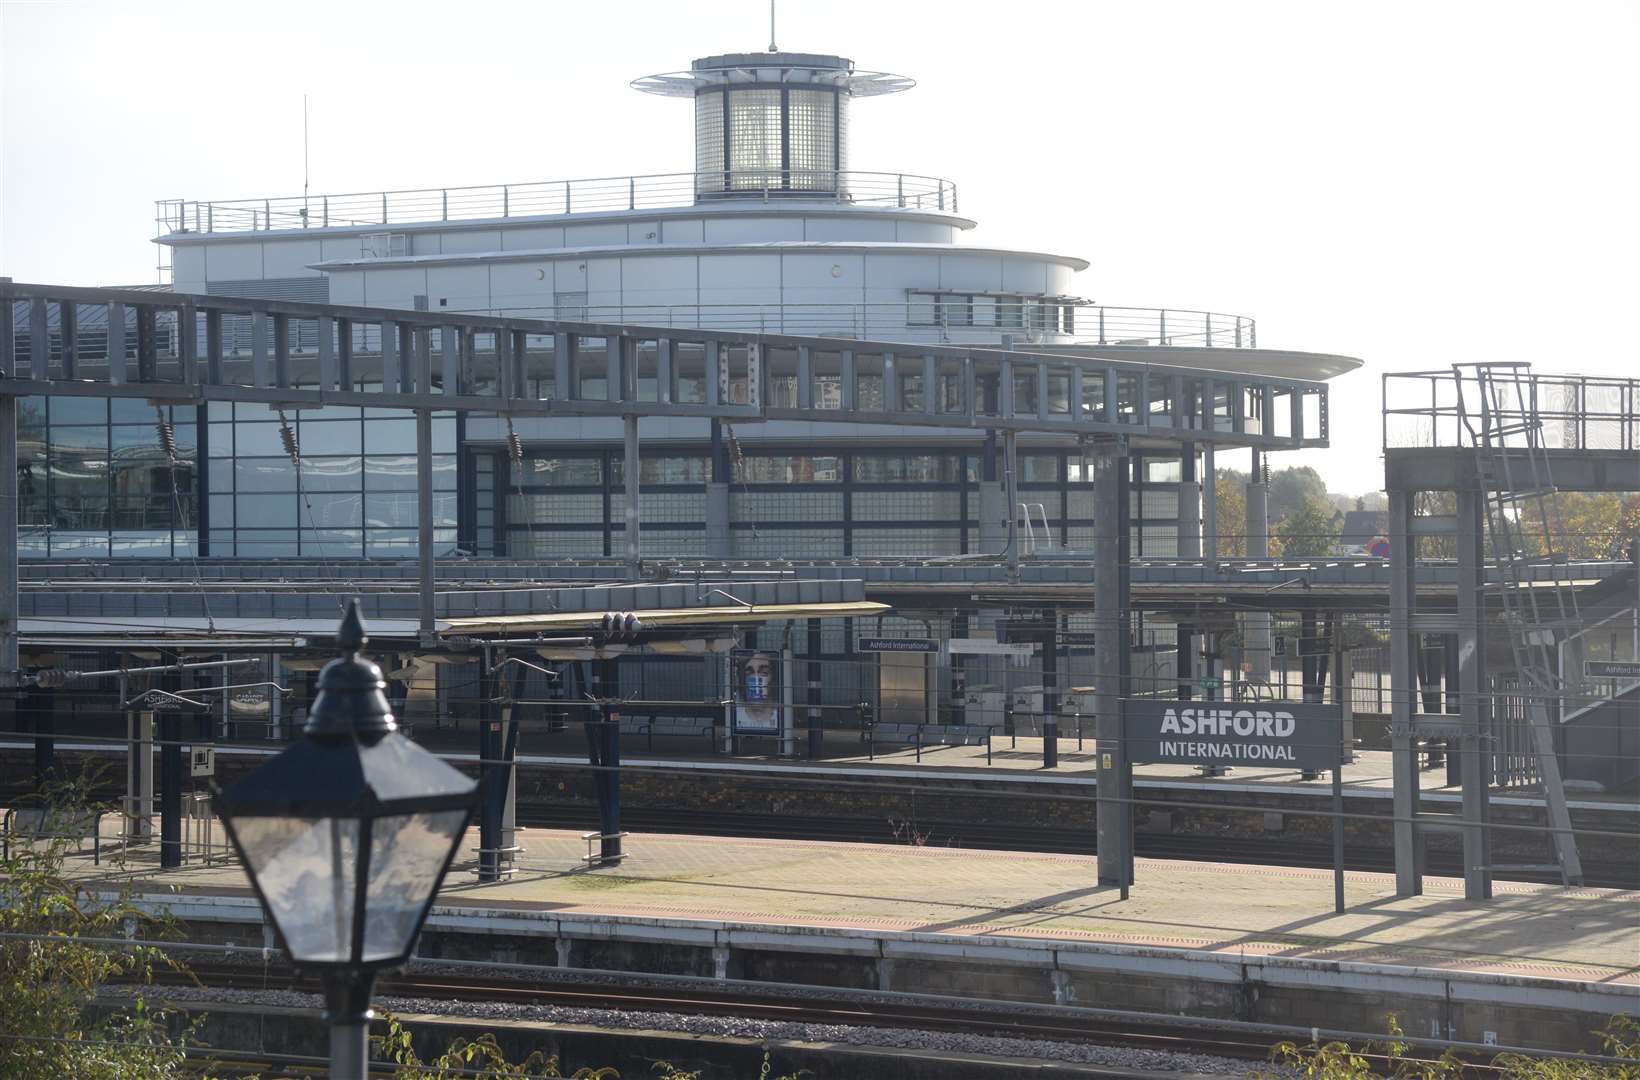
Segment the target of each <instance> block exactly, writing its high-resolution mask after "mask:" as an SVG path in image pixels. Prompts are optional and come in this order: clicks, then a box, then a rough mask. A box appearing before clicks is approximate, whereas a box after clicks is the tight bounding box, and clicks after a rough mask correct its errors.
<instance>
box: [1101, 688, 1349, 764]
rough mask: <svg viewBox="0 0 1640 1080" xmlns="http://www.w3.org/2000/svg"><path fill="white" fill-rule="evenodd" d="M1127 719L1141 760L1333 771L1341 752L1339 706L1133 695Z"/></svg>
mask: <svg viewBox="0 0 1640 1080" xmlns="http://www.w3.org/2000/svg"><path fill="white" fill-rule="evenodd" d="M1122 718H1123V724H1124V727H1125V736H1126V738H1125V741H1126V743H1127V752H1128V760H1129V761H1131V762H1133V763H1134V764H1136V765H1156V764H1167V765H1265V766H1274V767H1277V768H1281V767H1286V768H1289V769H1332V768H1336V767H1337V766H1338V761H1339V757H1340V745H1339V740H1340V737H1341V735H1342V718H1343V712H1342V709H1341V708H1340V707H1339V706H1337V705H1319V704H1303V703H1300V702H1296V701H1264V702H1213V701H1194V702H1193V701H1177V700H1167V699H1159V698H1128V699H1126V700H1124V701H1123V702H1122Z"/></svg>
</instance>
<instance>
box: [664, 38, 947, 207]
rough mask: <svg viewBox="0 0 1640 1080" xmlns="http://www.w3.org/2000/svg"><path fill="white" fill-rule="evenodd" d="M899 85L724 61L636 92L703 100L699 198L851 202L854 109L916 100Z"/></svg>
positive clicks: (698, 133) (806, 66) (848, 74)
mask: <svg viewBox="0 0 1640 1080" xmlns="http://www.w3.org/2000/svg"><path fill="white" fill-rule="evenodd" d="M915 85H916V83H915V81H914V80H912V79H908V78H905V77H904V76H901V75H890V74H887V73H886V72H881V71H857V70H855V67H854V61H852V60H848V59H845V58H844V57H841V56H820V55H815V54H812V53H788V52H764V53H725V54H724V55H722V56H708V57H704V58H702V59H700V60H696V61H695V62H694V63H693V64H691V65H689V70H688V71H675V72H669V73H666V74H662V75H650V76H648V77H646V78H642V79H635V80H633V83H632V86H633V87H634V88H635V89H638V90H642V91H644V92H646V93H650V94H661V95H664V96H667V97H692V98H694V99H695V197H696V199H698V200H707V199H725V198H737V197H740V198H743V197H753V198H767V197H784V198H813V197H815V196H821V197H830V198H846V197H847V194H848V107H849V99H850V98H854V97H868V96H873V95H876V94H893V93H898V92H899V91H901V90H909V89H911V87H913V86H915Z"/></svg>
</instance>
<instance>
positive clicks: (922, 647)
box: [854, 637, 940, 653]
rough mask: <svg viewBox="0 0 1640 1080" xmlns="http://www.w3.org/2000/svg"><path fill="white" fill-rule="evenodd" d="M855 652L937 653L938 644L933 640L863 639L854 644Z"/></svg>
mask: <svg viewBox="0 0 1640 1080" xmlns="http://www.w3.org/2000/svg"><path fill="white" fill-rule="evenodd" d="M854 651H855V652H863V653H868V652H869V653H883V652H912V653H937V652H939V651H940V643H939V642H937V641H935V640H934V639H933V638H894V637H863V638H860V639H859V640H858V641H856V642H855V643H854Z"/></svg>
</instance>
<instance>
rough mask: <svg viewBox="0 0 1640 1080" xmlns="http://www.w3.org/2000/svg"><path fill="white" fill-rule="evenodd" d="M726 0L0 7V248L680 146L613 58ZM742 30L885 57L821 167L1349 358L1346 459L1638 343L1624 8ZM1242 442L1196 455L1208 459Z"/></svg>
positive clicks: (672, 106) (23, 272) (683, 145)
mask: <svg viewBox="0 0 1640 1080" xmlns="http://www.w3.org/2000/svg"><path fill="white" fill-rule="evenodd" d="M767 18H768V14H767V4H766V3H764V2H762V0H715V2H712V3H704V2H694V0H689V2H680V0H671V2H658V0H626V2H622V3H614V2H606V3H601V4H580V3H547V2H536V3H523V2H515V3H503V2H485V0H467V2H465V3H460V4H451V3H448V2H431V0H395V2H391V3H387V2H383V3H360V2H349V0H330V2H328V3H307V2H302V0H282V2H280V3H277V4H270V3H248V2H237V0H215V2H211V3H185V2H173V3H154V2H147V0H124V2H120V3H100V2H89V0H87V2H76V0H38V2H31V0H0V95H3V101H0V125H3V127H0V155H3V160H0V207H3V212H0V274H7V275H10V276H12V277H13V278H15V279H17V280H20V281H39V282H51V283H57V284H73V285H107V284H128V283H134V282H143V281H152V280H154V270H153V267H154V263H155V250H154V247H153V245H152V244H151V243H150V242H149V239H150V237H151V236H152V235H153V225H152V218H153V202H154V200H155V199H158V198H188V199H213V198H214V199H234V198H247V197H260V196H281V195H294V194H300V192H301V190H302V95H303V93H304V92H305V93H307V94H308V95H309V99H310V105H309V107H310V117H311V118H310V145H311V182H312V190H313V192H314V193H315V194H318V193H324V192H349V191H372V190H378V189H381V188H415V187H426V186H441V185H460V184H488V183H503V182H507V183H515V182H524V181H531V180H549V179H561V178H566V177H588V176H621V175H626V174H629V173H655V172H681V171H687V170H688V169H690V168H692V167H693V164H692V144H691V118H690V109H689V106H688V104H687V103H686V102H684V101H679V100H668V99H661V98H655V97H651V96H649V95H645V94H640V93H637V92H636V91H633V90H631V89H629V88H628V87H627V82H628V81H629V80H631V79H633V78H635V77H637V76H641V75H647V74H652V73H654V72H659V71H672V70H677V69H679V68H684V67H687V66H688V64H689V61H690V60H691V59H693V58H695V57H698V56H704V55H709V54H713V53H719V52H732V51H756V50H760V49H762V48H764V47H765V46H766V45H767V44H768V26H767ZM779 24H780V25H779V44H780V46H781V48H782V49H786V50H791V51H811V52H835V53H840V54H842V55H845V56H849V57H852V58H853V59H854V60H855V62H856V63H857V65H858V66H860V67H861V68H867V69H877V70H887V71H892V72H896V73H900V74H905V75H910V76H912V77H914V78H915V79H917V81H918V86H917V87H916V88H915V89H914V90H912V91H910V92H908V93H905V94H901V95H897V96H893V97H888V98H881V99H874V100H864V101H860V102H857V103H856V106H855V108H854V112H853V125H852V127H853V152H852V161H851V165H852V167H854V168H856V169H864V170H870V171H884V172H901V171H903V172H913V173H924V174H929V175H935V176H942V177H946V178H948V179H951V180H954V181H956V183H957V185H958V188H959V190H960V193H961V205H962V210H963V213H964V214H965V215H968V216H971V217H975V218H977V219H978V220H979V222H980V227H979V228H978V229H976V230H974V231H973V232H971V233H969V234H967V236H966V237H965V239H967V240H969V241H971V242H975V243H984V244H987V245H995V246H1007V247H1019V248H1025V249H1033V250H1043V251H1052V252H1059V253H1064V254H1071V255H1080V256H1083V257H1085V258H1088V259H1090V260H1091V261H1092V263H1093V266H1092V268H1091V269H1089V270H1088V271H1086V272H1085V273H1083V274H1081V275H1079V277H1078V284H1077V291H1078V292H1079V294H1080V295H1083V296H1086V297H1090V298H1092V299H1095V300H1098V301H1101V302H1104V303H1109V304H1118V305H1124V304H1125V305H1135V306H1145V307H1167V306H1172V307H1180V308H1205V309H1210V310H1213V311H1219V312H1231V313H1240V314H1245V315H1250V316H1253V317H1254V318H1256V319H1258V321H1259V340H1260V343H1261V344H1263V345H1267V346H1271V347H1280V348H1293V349H1311V350H1315V351H1318V352H1333V353H1344V354H1347V355H1351V356H1356V357H1359V358H1361V359H1362V360H1364V361H1366V367H1365V368H1364V369H1363V370H1362V371H1361V372H1359V373H1357V374H1354V375H1351V376H1347V377H1345V378H1344V379H1342V380H1340V381H1338V382H1336V383H1335V384H1334V386H1335V389H1334V393H1333V410H1332V423H1333V446H1332V448H1331V449H1330V450H1327V451H1318V452H1309V453H1305V454H1302V455H1278V456H1277V457H1276V458H1275V459H1273V462H1272V464H1273V465H1275V466H1277V467H1279V466H1282V465H1286V464H1295V463H1304V464H1311V465H1314V466H1315V467H1317V468H1318V469H1319V470H1320V471H1321V472H1322V474H1323V475H1324V476H1325V477H1326V479H1327V481H1328V484H1329V486H1330V487H1331V488H1333V490H1338V491H1348V492H1360V491H1366V490H1374V489H1376V488H1378V487H1379V486H1380V485H1381V483H1382V471H1381V464H1380V456H1379V446H1380V432H1379V421H1378V402H1379V397H1380V392H1379V379H1380V376H1381V374H1382V373H1384V372H1387V371H1404V370H1413V369H1420V368H1434V367H1441V366H1444V365H1447V364H1450V363H1453V362H1455V361H1475V360H1485V359H1488V358H1497V359H1508V360H1530V361H1532V362H1533V363H1535V364H1537V365H1539V366H1540V367H1541V368H1542V369H1545V370H1551V371H1581V372H1588V373H1597V374H1609V375H1618V374H1621V375H1631V376H1632V375H1634V374H1636V372H1637V370H1640V363H1637V359H1640V304H1637V303H1636V297H1637V295H1640V270H1637V269H1636V266H1637V263H1636V260H1637V258H1640V209H1637V193H1640V139H1637V137H1636V133H1637V128H1640V125H1637V123H1636V106H1637V105H1640V62H1637V56H1640V3H1636V2H1627V3H1624V2H1602V0H1563V2H1560V3H1543V2H1539V3H1532V4H1527V3H1508V2H1500V0H1487V2H1459V0H1422V2H1416V3H1402V2H1380V3H1373V4H1364V3H1356V4H1348V5H1346V4H1339V3H1325V2H1318V0H1307V2H1293V3H1277V2H1268V3H1265V2H1257V3H1254V2H1238V3H1230V2H1224V0H1218V2H1201V3H1186V2H1158V0H1122V2H1116V0H1101V2H1075V3H1072V2H1066V3H1054V2H1043V0H1039V2H1036V3H1026V4H998V3H995V2H989V3H963V2H959V0H947V2H945V3H942V4H933V5H931V4H928V3H926V2H923V0H918V2H915V3H910V2H902V0H872V2H869V3H868V2H857V0H782V3H781V5H780V14H779ZM1245 457H1246V455H1245V453H1237V454H1229V455H1226V457H1225V459H1223V460H1224V463H1226V464H1234V465H1237V466H1244V465H1245Z"/></svg>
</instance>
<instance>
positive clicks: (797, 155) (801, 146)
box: [787, 90, 838, 191]
mask: <svg viewBox="0 0 1640 1080" xmlns="http://www.w3.org/2000/svg"><path fill="white" fill-rule="evenodd" d="M787 95H788V105H787V123H788V125H789V126H788V129H787V130H788V132H789V138H790V169H791V186H792V187H794V188H799V189H803V190H810V191H834V190H836V183H837V181H836V175H835V173H836V169H837V125H836V122H835V121H836V106H837V101H838V97H837V95H836V94H834V93H832V92H831V91H829V90H788V91H787Z"/></svg>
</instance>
